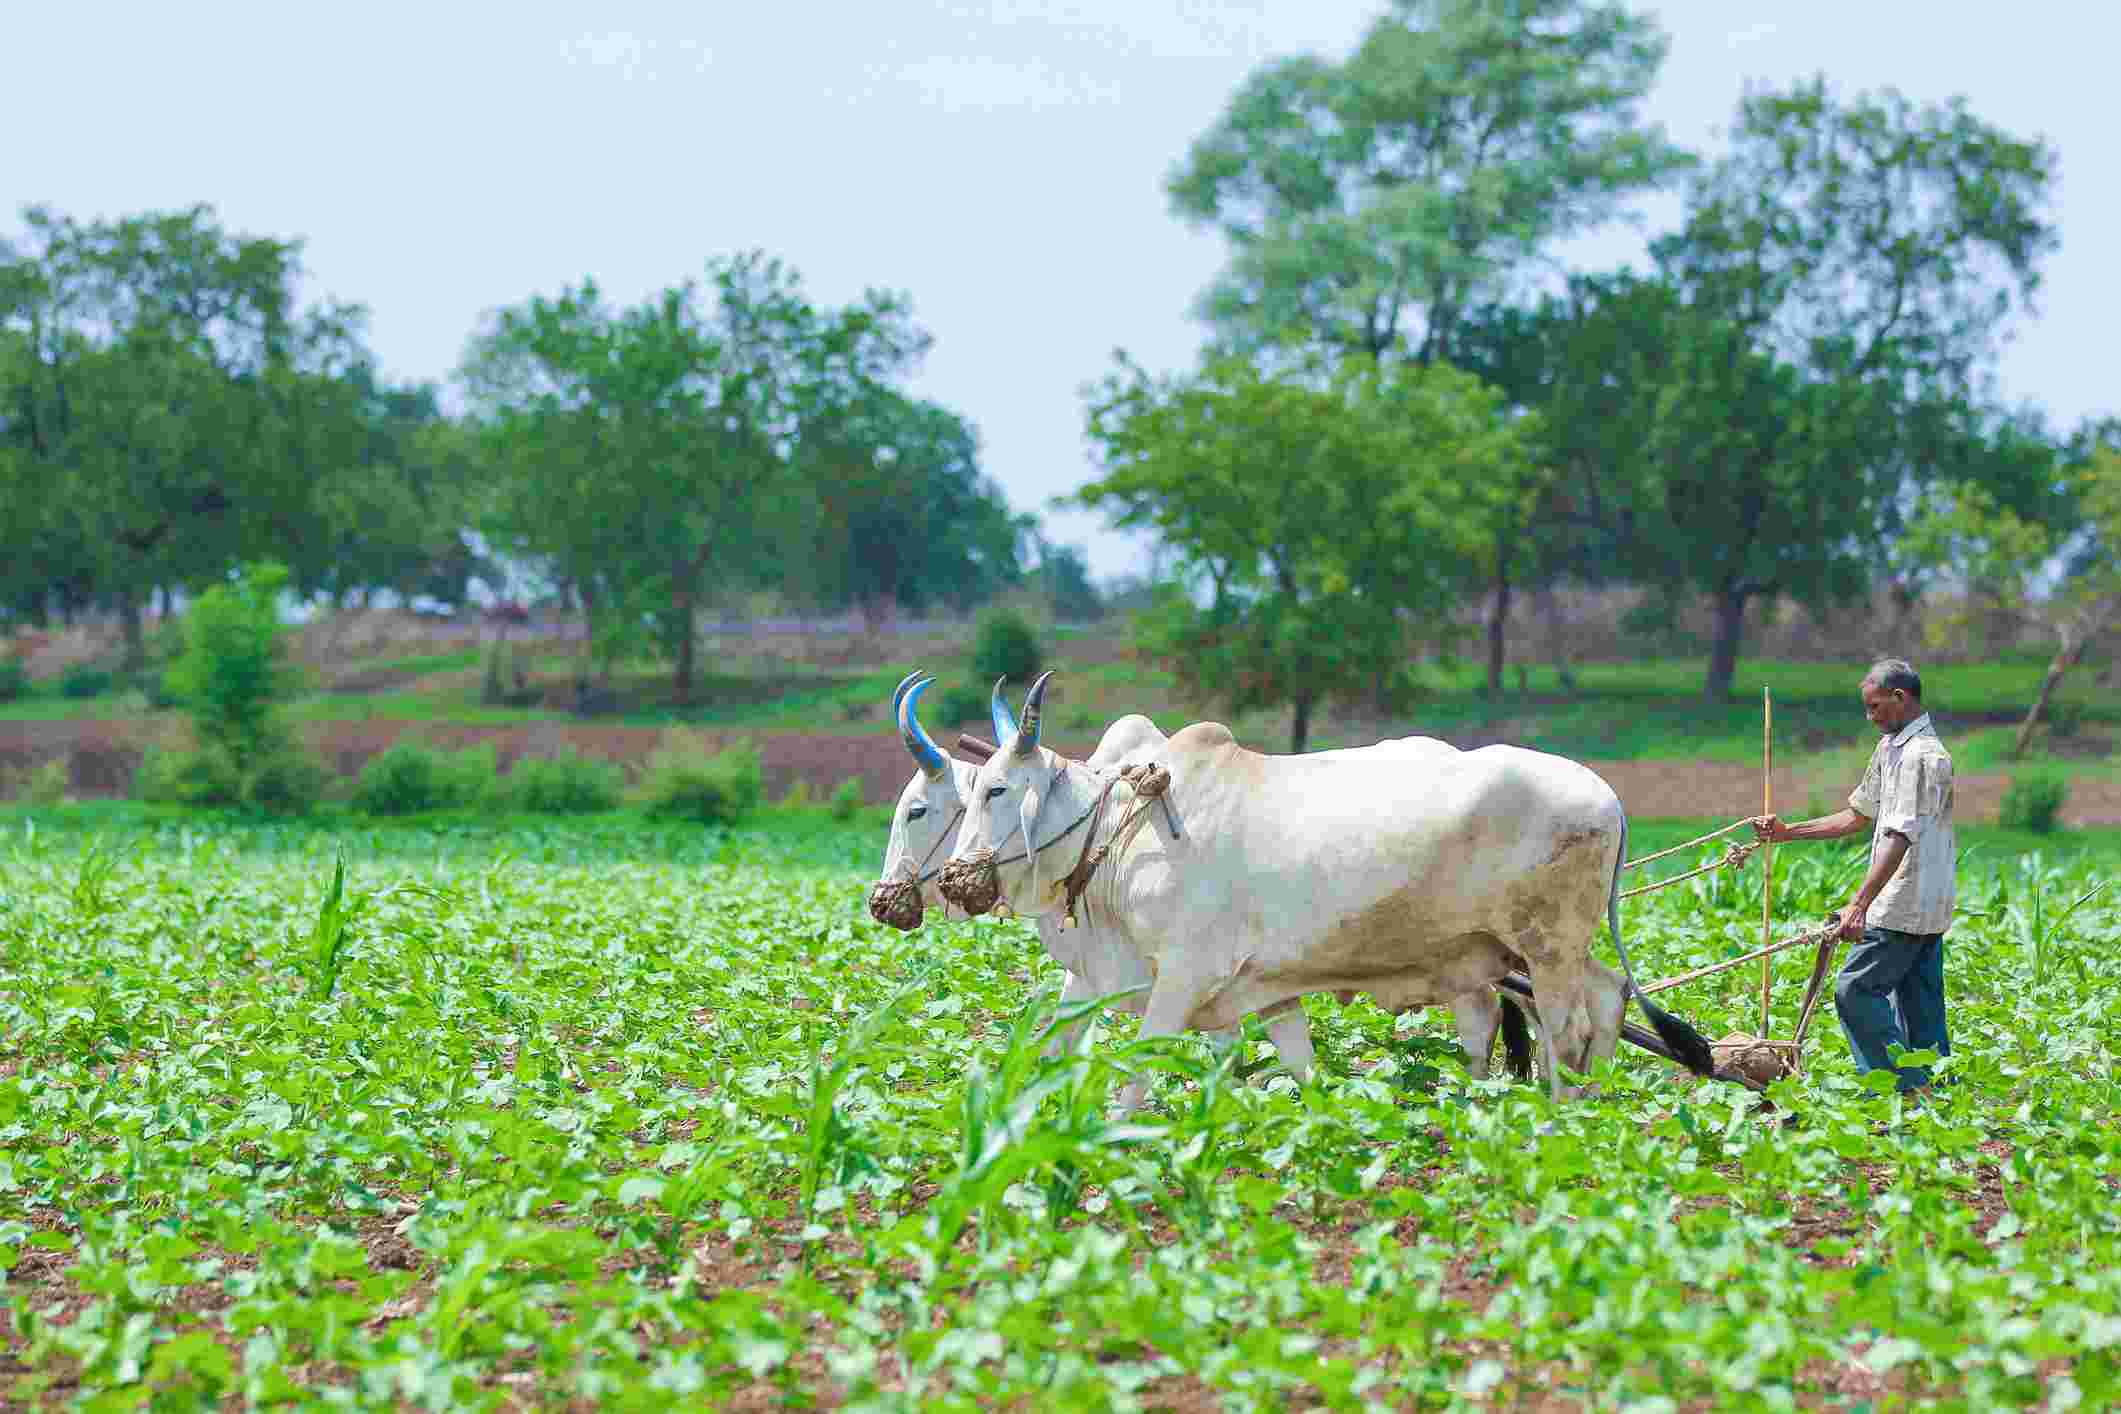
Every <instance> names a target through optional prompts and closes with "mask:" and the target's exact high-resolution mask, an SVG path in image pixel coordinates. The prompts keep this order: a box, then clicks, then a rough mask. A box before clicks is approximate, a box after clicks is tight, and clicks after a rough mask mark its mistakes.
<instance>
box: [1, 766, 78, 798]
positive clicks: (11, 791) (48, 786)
mask: <svg viewBox="0 0 2121 1414" xmlns="http://www.w3.org/2000/svg"><path fill="white" fill-rule="evenodd" d="M70 784H72V773H71V772H69V771H68V770H67V766H66V758H65V757H63V756H54V757H53V758H52V759H51V760H49V761H46V762H45V763H44V764H43V765H41V766H22V767H13V766H0V800H20V801H23V802H24V803H26V804H29V805H64V804H66V788H67V786H68V785H70Z"/></svg>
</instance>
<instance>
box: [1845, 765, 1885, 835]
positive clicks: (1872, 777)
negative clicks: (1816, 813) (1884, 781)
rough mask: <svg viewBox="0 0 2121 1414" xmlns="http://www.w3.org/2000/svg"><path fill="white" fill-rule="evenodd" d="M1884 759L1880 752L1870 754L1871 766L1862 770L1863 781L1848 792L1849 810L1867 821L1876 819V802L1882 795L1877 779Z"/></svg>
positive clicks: (1882, 767)
mask: <svg viewBox="0 0 2121 1414" xmlns="http://www.w3.org/2000/svg"><path fill="white" fill-rule="evenodd" d="M1884 757H1885V753H1884V752H1882V751H1874V752H1872V753H1871V764H1870V765H1869V766H1866V767H1865V768H1864V771H1863V779H1862V780H1861V781H1859V782H1858V783H1857V785H1856V788H1855V789H1854V790H1853V791H1850V792H1849V809H1851V810H1853V811H1855V812H1856V813H1857V814H1858V815H1861V816H1863V817H1864V818H1865V819H1867V820H1875V819H1877V818H1878V800H1879V796H1880V795H1881V794H1882V791H1881V789H1880V783H1879V779H1878V778H1879V775H1880V773H1881V772H1882V771H1883V769H1884Z"/></svg>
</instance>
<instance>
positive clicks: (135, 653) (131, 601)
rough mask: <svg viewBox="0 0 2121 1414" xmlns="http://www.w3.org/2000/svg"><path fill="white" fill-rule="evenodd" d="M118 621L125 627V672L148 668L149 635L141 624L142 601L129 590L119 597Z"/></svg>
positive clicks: (135, 671)
mask: <svg viewBox="0 0 2121 1414" xmlns="http://www.w3.org/2000/svg"><path fill="white" fill-rule="evenodd" d="M118 621H119V622H120V623H121V624H123V625H124V626H125V664H124V666H125V671H127V672H128V673H137V672H139V671H140V670H141V669H142V668H144V667H146V666H147V635H146V632H145V631H144V629H143V628H142V626H141V623H140V601H139V600H138V599H137V598H135V597H134V596H133V592H132V590H130V589H128V590H125V591H124V592H122V593H121V594H119V595H118Z"/></svg>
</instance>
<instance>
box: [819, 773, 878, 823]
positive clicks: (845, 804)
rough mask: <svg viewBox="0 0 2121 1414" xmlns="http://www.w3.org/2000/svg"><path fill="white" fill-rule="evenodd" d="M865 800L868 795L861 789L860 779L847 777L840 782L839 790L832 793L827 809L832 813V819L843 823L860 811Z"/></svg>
mask: <svg viewBox="0 0 2121 1414" xmlns="http://www.w3.org/2000/svg"><path fill="white" fill-rule="evenodd" d="M867 799H868V793H867V792H866V791H864V790H863V789H862V779H861V777H859V776H849V777H848V778H847V779H846V780H844V781H841V782H840V786H839V789H838V790H836V791H834V792H833V793H832V800H831V803H830V805H829V806H828V807H827V808H828V809H830V810H831V811H832V818H833V819H835V820H839V821H843V822H844V821H847V820H852V819H853V818H854V812H855V811H857V810H859V809H861V808H862V806H863V804H864V803H866V801H867Z"/></svg>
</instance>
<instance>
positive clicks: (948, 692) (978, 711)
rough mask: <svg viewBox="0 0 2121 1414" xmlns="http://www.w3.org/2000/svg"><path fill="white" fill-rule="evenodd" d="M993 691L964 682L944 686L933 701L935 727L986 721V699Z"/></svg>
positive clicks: (894, 724)
mask: <svg viewBox="0 0 2121 1414" xmlns="http://www.w3.org/2000/svg"><path fill="white" fill-rule="evenodd" d="M993 691H994V689H992V688H991V687H990V688H980V687H972V686H969V685H967V684H965V683H959V684H957V685H956V686H954V687H946V688H944V689H943V695H942V696H941V697H939V698H937V699H936V703H935V709H934V718H933V720H934V722H935V729H936V730H937V731H941V730H942V729H943V728H944V727H945V726H946V725H947V726H955V725H957V724H958V723H959V722H984V721H986V720H987V699H988V698H989V696H991V695H992V693H993ZM896 725H897V724H896V723H893V726H896ZM978 735H981V736H984V735H986V733H984V732H981V733H978ZM936 745H937V746H944V743H942V742H940V741H939V742H937V743H936ZM944 749H945V750H948V747H947V746H944Z"/></svg>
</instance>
